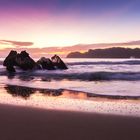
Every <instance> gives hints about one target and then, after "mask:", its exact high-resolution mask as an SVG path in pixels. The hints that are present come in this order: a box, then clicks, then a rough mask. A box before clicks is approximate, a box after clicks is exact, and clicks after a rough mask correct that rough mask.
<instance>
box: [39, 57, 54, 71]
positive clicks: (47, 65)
mask: <svg viewBox="0 0 140 140" xmlns="http://www.w3.org/2000/svg"><path fill="white" fill-rule="evenodd" d="M37 64H38V65H39V66H40V68H41V69H46V70H55V67H54V65H53V63H52V61H51V60H50V59H49V58H45V57H42V58H40V59H39V60H38V61H37Z"/></svg>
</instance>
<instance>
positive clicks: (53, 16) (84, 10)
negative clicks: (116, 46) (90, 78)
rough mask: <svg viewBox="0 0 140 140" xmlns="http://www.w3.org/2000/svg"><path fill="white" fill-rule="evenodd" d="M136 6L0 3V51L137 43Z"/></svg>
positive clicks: (128, 0)
mask: <svg viewBox="0 0 140 140" xmlns="http://www.w3.org/2000/svg"><path fill="white" fill-rule="evenodd" d="M139 5H140V0H0V48H1V49H3V48H11V47H12V46H13V47H16V48H18V47H24V48H43V47H64V46H72V45H76V44H94V43H117V42H127V41H135V40H140V30H139V25H140V8H139ZM3 40H4V41H3ZM5 40H6V41H10V42H5ZM11 41H15V42H16V41H17V42H25V44H22V45H21V44H20V45H19V44H15V42H14V43H13V42H11ZM26 43H27V44H26Z"/></svg>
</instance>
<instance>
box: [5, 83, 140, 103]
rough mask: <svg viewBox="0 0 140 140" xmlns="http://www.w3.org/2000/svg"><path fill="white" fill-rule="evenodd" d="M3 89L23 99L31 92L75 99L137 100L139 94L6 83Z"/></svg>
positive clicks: (139, 97)
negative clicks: (101, 92)
mask: <svg viewBox="0 0 140 140" xmlns="http://www.w3.org/2000/svg"><path fill="white" fill-rule="evenodd" d="M4 88H5V90H6V92H7V93H9V94H11V95H12V96H13V97H16V96H19V97H22V98H24V99H28V98H29V97H30V96H31V95H32V94H36V93H39V94H42V95H45V96H52V97H55V96H57V97H65V98H73V99H75V98H77V99H86V100H87V99H93V98H103V99H115V100H116V99H118V100H121V99H123V100H124V99H126V100H128V99H130V100H132V99H133V100H139V99H140V96H116V95H112V96H111V95H99V94H94V93H86V92H81V91H73V90H66V89H40V88H31V87H23V86H17V85H6V86H5V87H4Z"/></svg>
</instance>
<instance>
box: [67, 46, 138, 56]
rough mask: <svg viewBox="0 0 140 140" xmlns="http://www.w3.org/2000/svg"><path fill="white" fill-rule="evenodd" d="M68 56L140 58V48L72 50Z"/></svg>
mask: <svg viewBox="0 0 140 140" xmlns="http://www.w3.org/2000/svg"><path fill="white" fill-rule="evenodd" d="M67 58H140V49H139V48H135V49H131V48H121V47H114V48H106V49H95V50H92V49H89V50H88V51H87V52H85V53H80V52H71V53H69V54H68V55H67Z"/></svg>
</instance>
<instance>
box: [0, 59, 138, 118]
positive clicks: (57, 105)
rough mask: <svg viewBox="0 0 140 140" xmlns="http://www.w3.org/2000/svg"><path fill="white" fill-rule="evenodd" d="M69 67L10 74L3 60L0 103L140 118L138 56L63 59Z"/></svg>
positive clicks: (0, 70) (0, 75)
mask: <svg viewBox="0 0 140 140" xmlns="http://www.w3.org/2000/svg"><path fill="white" fill-rule="evenodd" d="M63 60H64V62H65V63H66V64H67V66H68V70H51V71H49V70H36V71H22V70H20V69H18V68H17V69H16V73H14V74H10V73H8V72H7V71H6V68H5V67H3V65H2V63H3V62H2V60H1V61H0V103H2V104H14V105H24V106H32V107H40V108H46V109H61V110H73V111H84V112H97V113H107V114H108V113H110V114H121V115H133V116H139V117H140V86H139V85H140V60H139V59H63Z"/></svg>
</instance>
